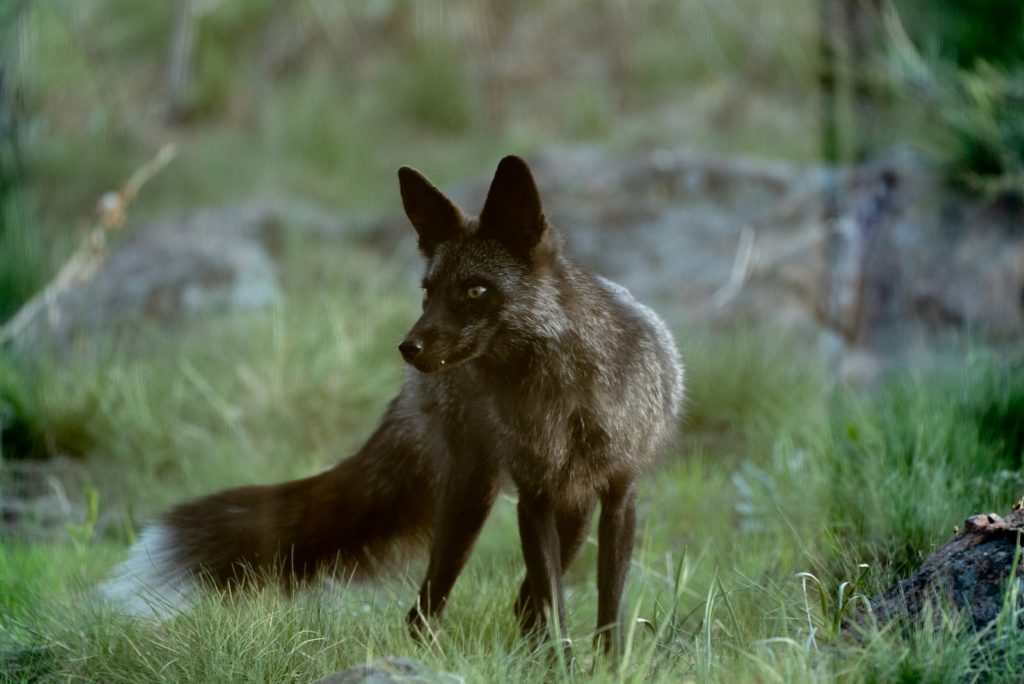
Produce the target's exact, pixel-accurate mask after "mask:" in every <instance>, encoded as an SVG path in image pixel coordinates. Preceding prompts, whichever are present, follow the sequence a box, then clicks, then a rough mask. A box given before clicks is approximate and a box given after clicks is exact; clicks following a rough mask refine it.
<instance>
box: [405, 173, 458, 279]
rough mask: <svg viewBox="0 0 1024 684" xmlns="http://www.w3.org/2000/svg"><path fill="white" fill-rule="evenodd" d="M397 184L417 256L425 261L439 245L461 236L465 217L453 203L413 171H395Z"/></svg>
mask: <svg viewBox="0 0 1024 684" xmlns="http://www.w3.org/2000/svg"><path fill="white" fill-rule="evenodd" d="M398 184H399V187H400V189H401V191H402V205H403V206H404V207H405V214H406V216H408V217H409V221H410V222H411V223H412V225H413V228H415V229H416V234H417V235H419V238H420V240H419V247H420V252H422V253H423V256H425V257H427V258H428V259H429V258H430V257H432V256H433V255H434V250H436V249H437V246H438V245H439V244H441V243H442V242H444V241H445V240H451V239H452V238H455V237H456V236H458V235H459V234H460V233H461V232H462V227H463V225H464V223H465V217H464V216H463V214H462V210H461V209H459V207H458V206H456V204H455V203H454V202H452V201H451V200H450V199H448V198H447V197H445V195H444V193H443V192H441V191H440V190H438V189H437V188H436V187H434V184H433V183H431V182H430V181H429V180H427V178H426V176H424V175H423V174H422V173H420V172H419V171H417V170H416V169H413V168H409V167H408V166H403V167H402V168H400V169H398Z"/></svg>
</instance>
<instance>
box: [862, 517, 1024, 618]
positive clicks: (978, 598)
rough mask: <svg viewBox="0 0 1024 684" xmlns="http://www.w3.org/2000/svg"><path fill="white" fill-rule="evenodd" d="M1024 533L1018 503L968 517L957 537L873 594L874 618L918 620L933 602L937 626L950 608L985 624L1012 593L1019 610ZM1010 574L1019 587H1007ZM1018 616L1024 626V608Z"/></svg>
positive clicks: (1023, 603)
mask: <svg viewBox="0 0 1024 684" xmlns="http://www.w3.org/2000/svg"><path fill="white" fill-rule="evenodd" d="M1022 537H1024V507H1022V506H1021V504H1019V503H1018V504H1017V505H1015V506H1014V509H1013V511H1012V512H1011V513H1010V514H1009V515H1008V516H1006V517H1005V518H1002V517H1000V516H998V515H996V514H995V513H988V514H985V515H975V516H972V517H970V518H967V520H966V521H964V524H963V527H962V528H959V529H957V530H956V531H955V534H954V536H953V539H951V540H950V541H949V542H948V543H946V544H945V545H944V546H942V547H941V548H939V550H938V551H936V552H935V553H934V554H932V555H931V556H930V557H928V558H927V559H926V560H925V561H924V563H922V564H921V566H920V567H918V569H917V570H915V571H914V573H913V574H912V575H911V576H910V577H908V578H907V579H905V580H903V581H902V582H900V583H899V584H897V585H895V586H893V587H891V588H890V589H888V590H887V591H886V592H885V593H883V594H882V595H881V596H876V597H872V598H869V599H868V600H869V602H870V604H871V612H872V614H873V615H874V617H875V620H876V621H877V623H878V625H879V626H884V625H885V624H887V623H888V622H890V621H891V620H893V619H897V618H909V619H910V620H915V619H916V618H919V617H921V616H922V614H923V613H925V611H926V609H927V608H928V607H929V606H931V607H933V608H937V609H939V610H936V611H935V612H934V613H932V615H933V619H935V620H936V626H938V621H939V620H941V614H942V612H943V611H945V612H946V613H947V614H948V613H953V614H956V615H959V616H961V617H963V618H965V619H966V620H967V621H968V623H973V625H974V627H975V629H978V630H981V629H984V628H985V627H987V626H988V625H990V624H991V623H992V622H993V621H994V620H995V619H996V618H997V617H998V616H999V614H1000V612H1001V611H1002V610H1003V608H1004V606H1005V604H1006V601H1007V600H1008V598H1007V597H1008V596H1013V597H1014V598H1015V600H1016V601H1017V603H1018V606H1017V608H1018V610H1019V609H1020V607H1022V606H1024V580H1022V574H1021V573H1022V569H1021V568H1020V567H1019V565H1020V553H1021V546H1020V544H1021V538H1022ZM1011 578H1012V581H1013V582H1016V583H1018V590H1017V591H1016V592H1013V593H1012V594H1011V593H1010V592H1009V591H1008V589H1009V588H1010V581H1011ZM860 617H861V618H862V617H863V616H860ZM855 620H858V619H857V618H855ZM1019 622H1020V623H1021V624H1020V627H1021V628H1024V612H1021V613H1020V618H1019Z"/></svg>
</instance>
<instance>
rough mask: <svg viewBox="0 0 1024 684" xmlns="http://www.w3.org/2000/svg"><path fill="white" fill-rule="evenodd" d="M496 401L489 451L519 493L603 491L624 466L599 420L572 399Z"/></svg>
mask: <svg viewBox="0 0 1024 684" xmlns="http://www.w3.org/2000/svg"><path fill="white" fill-rule="evenodd" d="M532 399H533V400H532V401H531V400H529V399H527V400H525V401H508V402H505V403H502V402H500V401H497V402H494V404H493V405H492V407H491V409H492V410H491V416H490V418H491V424H492V431H491V434H492V435H493V440H492V444H491V448H492V449H493V453H494V454H495V455H496V457H497V458H498V461H499V463H500V465H501V467H502V470H504V471H505V472H506V473H507V475H508V476H509V477H510V478H511V480H512V481H513V482H514V483H515V484H516V486H517V487H518V488H519V489H520V490H523V489H528V490H531V491H533V492H538V493H539V492H546V493H550V494H558V495H560V496H564V495H566V494H571V493H572V492H573V491H576V490H580V493H581V495H586V496H589V495H591V494H593V492H594V491H595V490H599V489H602V488H603V486H604V483H606V482H607V480H608V479H609V478H610V476H611V475H612V474H614V472H615V471H616V470H617V467H618V466H619V465H620V464H619V463H616V459H615V458H614V443H613V442H614V440H613V439H612V437H611V435H610V434H609V432H608V430H607V428H606V426H605V424H604V422H603V421H602V420H600V416H599V415H598V414H596V413H595V412H594V411H593V410H591V409H590V408H589V407H587V406H586V405H585V404H581V403H580V402H577V401H573V400H572V398H568V399H569V400H568V401H567V400H566V398H565V397H560V398H558V399H554V398H548V399H547V400H545V398H544V397H543V396H541V397H533V398H532Z"/></svg>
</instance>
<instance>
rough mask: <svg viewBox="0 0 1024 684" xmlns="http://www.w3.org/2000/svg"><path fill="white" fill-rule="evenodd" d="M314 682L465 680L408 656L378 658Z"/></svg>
mask: <svg viewBox="0 0 1024 684" xmlns="http://www.w3.org/2000/svg"><path fill="white" fill-rule="evenodd" d="M316 684H465V680H464V679H463V678H462V677H459V676H457V675H453V674H451V673H449V672H440V671H438V670H433V669H431V668H429V667H427V666H426V665H424V664H423V663H421V662H419V661H417V660H411V659H409V658H380V659H378V660H375V661H373V662H372V663H366V664H365V665H356V666H355V667H350V668H349V669H347V670H344V671H342V672H335V673H334V674H330V675H327V676H326V677H324V678H323V679H318V680H317V681H316Z"/></svg>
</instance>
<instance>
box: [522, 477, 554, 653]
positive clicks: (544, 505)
mask: <svg viewBox="0 0 1024 684" xmlns="http://www.w3.org/2000/svg"><path fill="white" fill-rule="evenodd" d="M518 513H519V538H520V541H521V542H522V546H523V560H525V561H526V585H527V586H528V591H529V601H528V603H529V604H530V606H531V610H532V611H533V617H532V619H531V620H530V624H529V625H527V624H526V623H522V622H521V624H523V627H524V629H525V628H526V627H529V629H530V634H531V635H533V636H534V637H539V636H540V634H541V632H542V630H543V628H544V627H545V625H546V620H547V618H548V617H549V616H550V613H551V611H552V609H553V610H554V613H555V620H556V621H557V625H558V628H559V633H560V634H563V635H564V634H565V602H564V599H563V597H562V564H561V559H560V552H559V542H558V527H557V523H556V514H555V507H554V505H553V503H552V502H551V499H550V498H549V497H547V496H544V495H539V496H531V495H526V494H524V493H523V492H522V491H520V493H519V509H518Z"/></svg>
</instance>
